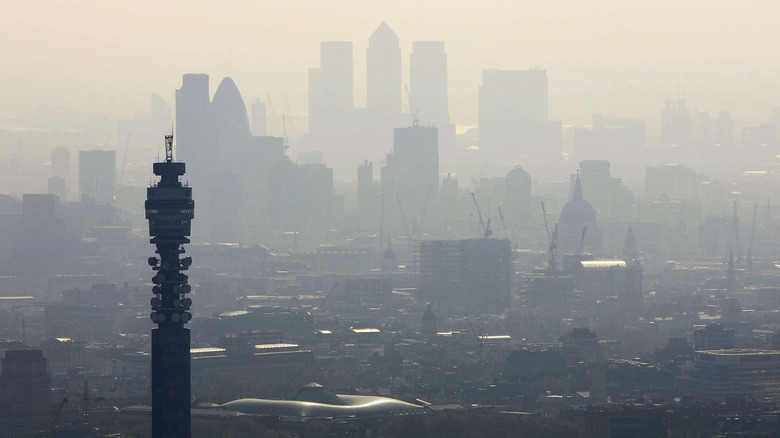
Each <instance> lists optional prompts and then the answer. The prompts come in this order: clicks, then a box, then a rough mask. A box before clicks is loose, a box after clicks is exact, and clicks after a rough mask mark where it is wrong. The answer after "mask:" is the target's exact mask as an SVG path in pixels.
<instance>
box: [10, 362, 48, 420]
mask: <svg viewBox="0 0 780 438" xmlns="http://www.w3.org/2000/svg"><path fill="white" fill-rule="evenodd" d="M0 406H1V407H2V411H3V413H4V414H6V413H9V412H10V413H13V415H15V416H21V417H39V418H41V419H43V418H49V417H50V416H51V377H49V374H48V371H47V369H46V359H45V358H44V357H43V352H42V351H41V350H9V351H6V353H5V357H4V358H3V360H2V371H0Z"/></svg>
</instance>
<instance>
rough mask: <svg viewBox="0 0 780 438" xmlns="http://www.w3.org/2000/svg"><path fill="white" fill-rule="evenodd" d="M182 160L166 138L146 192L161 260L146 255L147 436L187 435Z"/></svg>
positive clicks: (190, 204)
mask: <svg viewBox="0 0 780 438" xmlns="http://www.w3.org/2000/svg"><path fill="white" fill-rule="evenodd" d="M184 171H185V166H184V163H183V162H174V161H173V136H172V135H166V136H165V161H163V162H159V163H154V174H155V175H157V176H159V177H160V181H159V182H158V183H157V184H156V185H153V186H152V187H149V188H148V189H147V191H146V205H145V208H146V219H148V220H149V236H151V240H150V242H151V243H152V244H154V245H155V246H156V247H157V250H156V253H157V254H159V256H160V258H159V259H158V258H157V257H150V258H149V265H150V266H151V267H152V269H153V270H154V271H157V274H156V275H155V276H154V277H153V278H152V282H153V283H154V284H155V286H154V287H153V288H152V292H153V293H154V295H155V296H154V298H152V301H151V304H152V313H151V319H152V321H153V322H154V323H155V324H157V328H155V329H153V330H152V436H153V437H154V438H163V437H166V438H169V437H170V438H173V437H175V438H189V436H190V402H191V400H190V330H189V329H187V328H184V324H185V323H187V322H188V321H189V320H190V318H191V317H192V315H191V314H190V312H189V311H188V310H189V308H190V305H191V304H192V300H191V299H189V298H187V297H186V294H187V293H189V292H190V290H191V287H190V285H189V284H187V276H186V275H185V274H183V273H182V271H185V270H187V269H188V268H189V266H190V265H191V264H192V259H191V258H190V257H185V258H183V259H179V255H180V254H182V253H184V246H183V245H184V244H186V243H190V240H189V239H188V238H187V237H188V236H189V235H190V223H191V221H192V218H193V217H194V214H193V211H194V208H195V203H194V201H193V200H192V188H190V187H187V186H183V185H182V184H181V182H180V181H179V177H180V176H182V175H184Z"/></svg>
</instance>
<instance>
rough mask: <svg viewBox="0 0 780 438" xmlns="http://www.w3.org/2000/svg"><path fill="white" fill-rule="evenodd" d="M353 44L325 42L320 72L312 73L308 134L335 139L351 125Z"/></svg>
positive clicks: (310, 72)
mask: <svg viewBox="0 0 780 438" xmlns="http://www.w3.org/2000/svg"><path fill="white" fill-rule="evenodd" d="M352 77H353V75H352V42H350V41H323V42H322V43H321V45H320V68H313V69H309V133H310V134H314V135H323V134H324V135H333V134H335V133H337V132H339V131H340V130H341V129H344V128H345V127H346V126H347V125H348V124H349V123H350V122H351V120H349V116H350V115H351V114H350V113H351V111H352V109H353V104H352V99H353V96H352V86H353V85H352Z"/></svg>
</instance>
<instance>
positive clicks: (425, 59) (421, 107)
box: [409, 41, 450, 127]
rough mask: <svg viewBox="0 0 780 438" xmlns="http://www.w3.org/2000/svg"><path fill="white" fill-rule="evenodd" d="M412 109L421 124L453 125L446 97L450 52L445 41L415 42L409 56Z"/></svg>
mask: <svg viewBox="0 0 780 438" xmlns="http://www.w3.org/2000/svg"><path fill="white" fill-rule="evenodd" d="M409 66H410V75H409V89H410V93H411V98H412V106H413V107H414V108H411V110H412V111H413V112H414V111H416V112H417V118H418V119H419V120H420V123H422V124H424V125H427V124H433V125H436V126H438V127H443V126H446V125H448V124H449V123H450V113H449V98H448V94H447V53H446V52H445V51H444V41H414V42H412V54H411V56H410V63H409Z"/></svg>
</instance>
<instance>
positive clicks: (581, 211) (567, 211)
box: [559, 176, 596, 224]
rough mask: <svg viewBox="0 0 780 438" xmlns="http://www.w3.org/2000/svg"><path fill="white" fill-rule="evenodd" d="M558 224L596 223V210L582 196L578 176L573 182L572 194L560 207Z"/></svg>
mask: <svg viewBox="0 0 780 438" xmlns="http://www.w3.org/2000/svg"><path fill="white" fill-rule="evenodd" d="M559 223H560V224H566V223H569V224H573V223H596V210H595V209H594V208H593V206H592V205H590V202H588V201H586V200H585V198H583V197H582V184H580V177H579V176H578V177H577V180H576V181H575V182H574V196H573V197H572V198H571V201H569V202H567V203H566V205H564V206H563V209H561V217H560V220H559Z"/></svg>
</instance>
